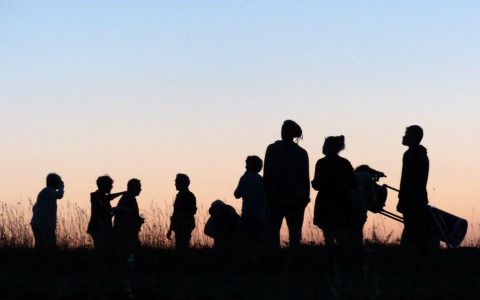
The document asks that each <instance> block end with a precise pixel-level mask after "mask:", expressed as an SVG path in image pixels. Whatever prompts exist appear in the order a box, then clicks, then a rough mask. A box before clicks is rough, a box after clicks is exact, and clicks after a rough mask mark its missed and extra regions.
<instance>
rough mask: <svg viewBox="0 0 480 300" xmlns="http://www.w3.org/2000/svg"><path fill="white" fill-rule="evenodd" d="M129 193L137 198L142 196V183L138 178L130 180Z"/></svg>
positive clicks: (128, 184)
mask: <svg viewBox="0 0 480 300" xmlns="http://www.w3.org/2000/svg"><path fill="white" fill-rule="evenodd" d="M127 191H128V192H130V193H131V194H132V195H133V196H135V197H136V196H138V195H140V192H141V191H142V184H141V183H140V180H138V179H136V178H133V179H130V180H129V181H128V183H127Z"/></svg>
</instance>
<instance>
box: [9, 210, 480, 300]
mask: <svg viewBox="0 0 480 300" xmlns="http://www.w3.org/2000/svg"><path fill="white" fill-rule="evenodd" d="M1 205H2V206H1V207H2V209H1V211H0V242H1V244H0V299H2V300H3V299H263V300H265V299H480V249H479V248H478V247H477V246H478V242H476V241H475V240H471V241H470V243H471V244H470V245H468V246H465V247H461V248H457V249H440V250H436V251H431V252H425V253H422V254H420V255H415V256H411V255H408V253H405V252H404V251H403V249H401V248H400V247H399V246H398V245H397V241H396V238H395V237H392V234H391V233H384V232H379V231H378V230H377V229H375V228H373V229H370V230H369V232H370V234H369V235H368V236H367V239H366V242H365V248H364V260H363V261H364V263H363V267H362V268H361V269H353V270H351V269H348V268H347V269H345V268H342V267H341V266H339V265H331V264H329V262H330V260H328V259H327V255H326V250H325V247H324V246H323V244H322V237H321V233H320V230H318V229H315V228H312V227H310V225H309V224H306V226H305V230H304V236H305V244H303V245H302V246H301V247H299V248H297V249H289V248H288V247H286V248H282V249H280V250H262V251H251V250H248V249H236V250H235V251H232V252H229V253H219V252H217V251H214V250H213V249H211V248H210V245H211V241H210V240H209V239H208V238H206V237H205V236H204V235H203V234H202V233H201V230H202V229H203V226H202V225H201V224H204V222H205V221H206V214H203V215H202V213H200V214H199V216H197V217H198V218H197V224H200V226H197V229H196V231H195V234H194V238H193V248H192V249H191V250H190V251H188V252H186V253H177V252H175V251H174V250H173V249H172V244H171V242H170V241H168V240H166V238H165V233H166V228H167V225H168V224H167V222H166V220H168V216H169V215H170V212H169V211H168V209H167V210H161V209H159V208H158V207H156V206H154V205H151V206H150V212H149V213H148V215H146V217H147V222H146V224H145V226H144V227H143V228H142V232H141V240H142V244H143V247H142V249H141V250H140V251H139V253H138V254H137V261H136V264H135V266H134V267H132V268H129V267H126V266H125V264H123V263H120V261H119V260H118V259H116V258H114V257H113V258H112V257H110V258H105V257H100V256H99V255H98V254H97V253H96V252H95V251H93V250H92V249H91V241H90V239H89V237H88V236H87V234H86V233H85V228H86V223H87V221H88V212H86V211H85V210H83V209H81V208H80V207H78V206H76V205H74V204H71V203H65V205H64V206H61V207H60V208H59V214H58V220H59V222H58V237H59V238H58V241H59V244H60V250H59V251H58V252H57V253H55V255H54V256H52V257H42V258H39V257H38V255H37V254H36V253H35V252H34V251H33V250H32V249H31V247H32V245H33V238H32V234H31V230H30V226H29V221H30V216H31V214H30V211H31V203H21V202H20V203H17V204H14V205H5V204H1Z"/></svg>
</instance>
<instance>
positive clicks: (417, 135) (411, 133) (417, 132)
mask: <svg viewBox="0 0 480 300" xmlns="http://www.w3.org/2000/svg"><path fill="white" fill-rule="evenodd" d="M422 138H423V129H422V127H420V126H418V125H412V126H408V127H407V129H406V130H405V135H404V136H403V138H402V145H405V146H408V147H411V146H416V145H419V144H420V142H421V141H422Z"/></svg>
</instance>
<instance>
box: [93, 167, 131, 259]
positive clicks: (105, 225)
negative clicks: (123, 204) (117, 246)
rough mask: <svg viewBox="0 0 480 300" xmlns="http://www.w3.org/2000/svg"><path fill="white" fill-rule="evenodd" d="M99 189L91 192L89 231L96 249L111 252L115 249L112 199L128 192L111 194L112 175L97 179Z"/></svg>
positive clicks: (105, 252)
mask: <svg viewBox="0 0 480 300" xmlns="http://www.w3.org/2000/svg"><path fill="white" fill-rule="evenodd" d="M97 187H98V189H97V190H96V191H95V192H93V193H90V204H91V215H90V221H89V222H88V228H87V233H88V234H90V236H91V237H92V240H93V246H94V247H95V250H97V251H98V252H99V253H102V254H109V253H110V252H111V251H112V250H113V248H112V247H113V242H114V238H113V222H112V217H113V214H112V205H111V204H110V201H112V200H113V199H115V198H117V197H118V196H121V195H123V194H124V193H126V192H120V193H115V194H111V191H112V188H113V179H112V178H111V177H110V176H107V175H105V176H100V177H98V179H97Z"/></svg>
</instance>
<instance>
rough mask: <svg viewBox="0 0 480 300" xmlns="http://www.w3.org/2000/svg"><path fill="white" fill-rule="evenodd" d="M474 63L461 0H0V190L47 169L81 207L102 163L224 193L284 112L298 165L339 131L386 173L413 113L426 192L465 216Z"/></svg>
mask: <svg viewBox="0 0 480 300" xmlns="http://www.w3.org/2000/svg"><path fill="white" fill-rule="evenodd" d="M479 78H480V2H478V1H402V2H400V1H395V2H393V1H342V2H339V1H261V2H258V1H215V3H213V1H2V2H1V4H0V90H1V93H0V98H1V102H0V125H1V128H2V133H1V134H0V137H1V139H0V142H1V149H2V150H1V157H2V159H1V162H0V163H1V164H0V169H1V170H2V172H1V173H2V174H1V175H0V190H1V193H0V201H12V200H13V201H16V200H17V199H21V198H23V199H26V198H32V199H35V197H36V193H37V192H38V190H39V189H40V188H41V187H42V185H43V182H44V177H45V175H46V174H47V173H48V172H50V171H57V172H58V173H60V175H62V176H63V177H64V179H65V182H66V184H67V189H66V198H67V199H70V200H71V201H75V202H79V203H81V204H82V205H87V203H88V202H87V201H88V193H89V192H91V191H93V190H94V189H95V186H94V181H95V179H96V177H97V176H99V175H103V174H105V173H108V174H110V175H111V176H112V177H113V178H114V179H115V180H116V186H115V188H116V189H122V188H124V186H125V184H126V181H127V180H128V179H129V178H131V177H139V178H140V179H141V180H142V182H143V183H144V192H143V194H142V195H141V197H142V196H143V198H144V199H145V200H144V201H146V202H148V201H151V200H154V201H162V202H163V201H167V202H170V201H171V200H172V199H173V196H174V194H175V190H174V186H173V180H174V176H175V174H176V173H178V172H185V173H187V174H189V175H190V176H191V177H192V190H194V192H195V191H196V193H197V197H198V198H199V199H200V200H201V201H202V202H203V203H205V204H206V205H208V204H209V203H210V202H211V201H213V200H215V198H223V199H226V200H227V201H229V202H231V203H235V205H236V207H237V208H238V207H239V202H235V200H233V196H232V193H233V190H234V188H235V187H236V184H237V180H238V178H239V176H240V175H241V174H242V172H243V166H244V159H245V157H246V156H247V155H250V154H257V155H259V156H260V157H262V158H263V155H264V151H265V148H266V146H267V145H268V144H269V143H271V142H273V141H274V140H275V139H278V138H279V132H280V126H281V124H282V122H283V120H285V119H287V118H291V119H293V120H296V121H297V122H298V123H299V124H300V125H301V126H302V128H303V130H304V136H305V139H304V140H303V141H301V143H300V144H301V145H302V146H303V147H305V149H306V150H307V151H308V152H309V154H310V165H311V170H312V172H313V166H314V164H315V161H316V160H317V159H318V158H320V157H321V153H320V149H321V145H322V143H323V139H324V138H325V137H326V136H328V135H339V134H344V135H345V136H346V139H347V150H346V151H345V152H344V153H342V155H344V156H345V157H347V158H348V159H350V160H351V161H352V164H353V165H358V164H361V163H369V164H371V165H372V166H374V167H376V168H378V169H382V170H384V171H385V172H386V173H387V174H388V175H389V177H388V183H389V184H390V185H393V186H396V185H398V181H399V179H398V178H399V175H400V167H401V155H402V153H403V151H405V148H404V147H403V146H402V145H401V143H400V141H401V137H402V135H403V133H404V129H405V127H406V126H408V125H411V124H413V123H418V124H420V125H421V126H423V127H424V129H425V132H426V135H425V141H424V144H425V145H426V147H427V148H428V149H429V153H430V158H431V164H432V169H431V176H430V183H429V191H430V192H431V194H435V201H438V206H439V207H448V208H449V209H450V210H452V209H453V210H454V212H455V210H458V212H461V211H463V208H464V209H465V211H466V212H465V214H467V212H468V213H470V210H471V209H472V207H475V205H476V199H477V195H476V194H477V193H476V191H475V190H474V186H476V185H478V183H479V180H478V177H477V173H478V169H479V168H480V159H479V158H477V155H478V153H479V150H480V142H478V141H477V139H478V137H479V136H480V121H478V118H479V115H480V104H479V103H480V101H479V100H480V99H479V94H480V85H479ZM12 175H13V178H12ZM311 176H313V173H312V174H311ZM452 186H454V187H452ZM433 190H435V192H434V193H433ZM312 195H313V197H312V200H313V198H314V196H315V194H312ZM453 199H455V202H456V203H457V204H458V201H462V205H460V204H458V205H457V204H453V203H452V200H453ZM389 202H392V206H393V207H394V203H393V202H395V199H394V198H393V199H392V200H389ZM460 207H463V208H460ZM477 208H478V207H477Z"/></svg>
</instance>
